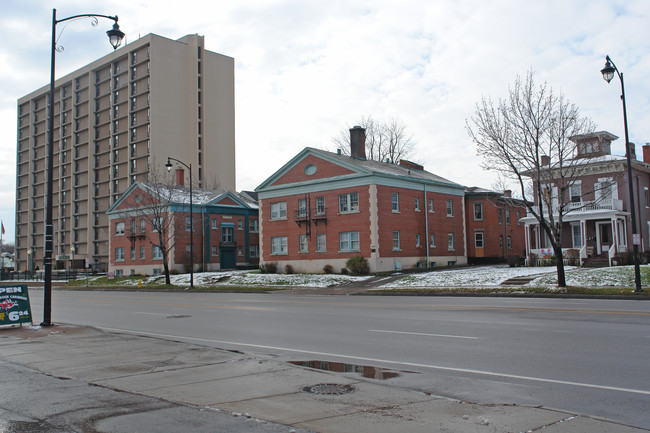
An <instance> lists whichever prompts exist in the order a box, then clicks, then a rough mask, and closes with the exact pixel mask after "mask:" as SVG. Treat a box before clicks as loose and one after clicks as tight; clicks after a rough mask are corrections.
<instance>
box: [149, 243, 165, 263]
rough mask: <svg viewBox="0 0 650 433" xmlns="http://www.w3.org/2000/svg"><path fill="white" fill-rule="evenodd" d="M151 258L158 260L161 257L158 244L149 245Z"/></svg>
mask: <svg viewBox="0 0 650 433" xmlns="http://www.w3.org/2000/svg"><path fill="white" fill-rule="evenodd" d="M151 258H152V259H153V260H160V259H162V258H163V254H162V250H161V249H160V247H159V246H158V245H152V246H151Z"/></svg>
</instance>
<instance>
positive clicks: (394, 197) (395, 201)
mask: <svg viewBox="0 0 650 433" xmlns="http://www.w3.org/2000/svg"><path fill="white" fill-rule="evenodd" d="M391 210H392V211H393V212H399V193H396V192H394V193H392V194H391Z"/></svg>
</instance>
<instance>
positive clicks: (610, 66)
mask: <svg viewBox="0 0 650 433" xmlns="http://www.w3.org/2000/svg"><path fill="white" fill-rule="evenodd" d="M605 60H606V62H605V67H604V68H603V69H601V70H600V73H601V74H603V78H604V79H605V81H607V83H609V82H610V81H612V79H613V78H614V74H616V75H618V78H619V80H620V81H621V101H623V124H624V126H625V157H626V159H627V183H628V187H629V189H630V191H629V194H630V213H631V214H632V260H633V262H634V285H635V289H634V291H635V292H643V289H642V288H641V271H640V269H639V245H638V243H639V241H640V239H639V234H638V232H637V226H636V211H635V205H634V182H633V181H632V156H631V154H632V152H631V150H632V149H631V146H630V136H629V134H628V132H627V108H626V107H625V84H623V73H622V72H619V71H618V68H617V67H616V65H615V64H614V62H612V59H610V58H609V56H606V57H605Z"/></svg>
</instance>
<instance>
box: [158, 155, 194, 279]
mask: <svg viewBox="0 0 650 433" xmlns="http://www.w3.org/2000/svg"><path fill="white" fill-rule="evenodd" d="M172 161H176V162H177V163H179V164H181V165H183V166H185V167H187V169H188V170H189V171H190V288H192V289H193V288H194V206H193V203H192V164H190V165H187V164H185V163H184V162H183V161H180V160H178V159H176V158H172V157H170V156H168V157H167V164H165V167H167V171H172Z"/></svg>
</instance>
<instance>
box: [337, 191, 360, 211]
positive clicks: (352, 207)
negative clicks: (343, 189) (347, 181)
mask: <svg viewBox="0 0 650 433" xmlns="http://www.w3.org/2000/svg"><path fill="white" fill-rule="evenodd" d="M358 211H359V193H357V192H351V193H348V194H339V212H340V213H348V212H358Z"/></svg>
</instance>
